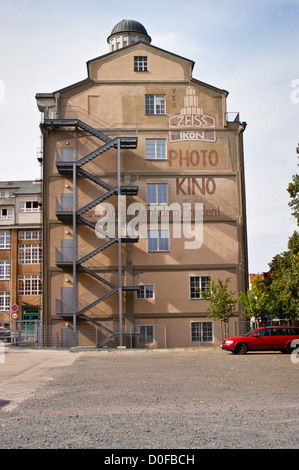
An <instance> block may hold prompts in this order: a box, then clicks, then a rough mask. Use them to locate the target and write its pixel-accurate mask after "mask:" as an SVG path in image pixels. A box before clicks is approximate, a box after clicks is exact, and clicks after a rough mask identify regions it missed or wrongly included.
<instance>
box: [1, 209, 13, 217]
mask: <svg viewBox="0 0 299 470" xmlns="http://www.w3.org/2000/svg"><path fill="white" fill-rule="evenodd" d="M4 211H6V214H4V213H3V212H4ZM0 220H12V209H7V208H6V207H2V208H1V209H0Z"/></svg>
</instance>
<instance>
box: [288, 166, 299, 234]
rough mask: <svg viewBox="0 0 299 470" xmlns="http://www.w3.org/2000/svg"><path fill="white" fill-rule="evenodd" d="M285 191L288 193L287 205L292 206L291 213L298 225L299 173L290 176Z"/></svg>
mask: <svg viewBox="0 0 299 470" xmlns="http://www.w3.org/2000/svg"><path fill="white" fill-rule="evenodd" d="M287 191H288V193H289V195H290V199H291V200H290V202H289V206H290V207H291V208H292V215H293V216H294V217H295V219H296V220H297V225H299V175H297V174H296V175H293V176H292V182H291V183H289V185H288V188H287Z"/></svg>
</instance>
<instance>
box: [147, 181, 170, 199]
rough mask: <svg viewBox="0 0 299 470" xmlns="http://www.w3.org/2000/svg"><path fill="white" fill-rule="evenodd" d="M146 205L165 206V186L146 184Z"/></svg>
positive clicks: (164, 184)
mask: <svg viewBox="0 0 299 470" xmlns="http://www.w3.org/2000/svg"><path fill="white" fill-rule="evenodd" d="M146 190H147V191H146V192H147V201H146V202H147V204H167V184H166V183H158V184H147V185H146Z"/></svg>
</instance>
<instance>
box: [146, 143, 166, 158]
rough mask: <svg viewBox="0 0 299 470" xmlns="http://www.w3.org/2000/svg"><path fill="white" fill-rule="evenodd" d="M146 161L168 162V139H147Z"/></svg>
mask: <svg viewBox="0 0 299 470" xmlns="http://www.w3.org/2000/svg"><path fill="white" fill-rule="evenodd" d="M146 159H147V160H166V139H146Z"/></svg>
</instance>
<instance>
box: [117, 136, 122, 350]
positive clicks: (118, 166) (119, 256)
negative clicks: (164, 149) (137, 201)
mask: <svg viewBox="0 0 299 470" xmlns="http://www.w3.org/2000/svg"><path fill="white" fill-rule="evenodd" d="M117 190H118V191H117V192H118V197H117V206H118V207H117V214H118V233H117V236H118V296H119V297H118V306H119V344H120V346H122V345H123V331H122V330H123V326H122V322H123V319H122V269H121V267H122V260H121V228H122V227H121V221H122V215H121V182H120V139H118V141H117Z"/></svg>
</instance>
